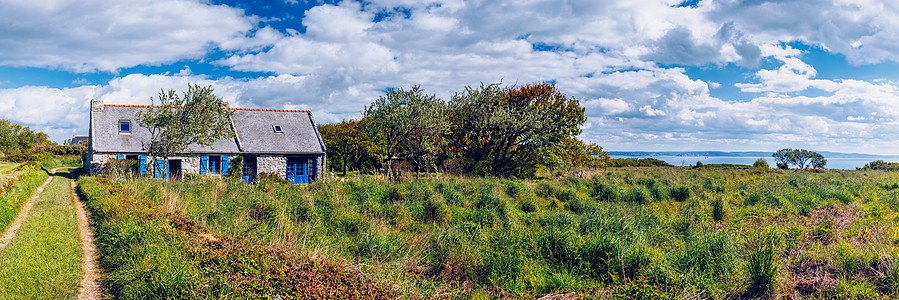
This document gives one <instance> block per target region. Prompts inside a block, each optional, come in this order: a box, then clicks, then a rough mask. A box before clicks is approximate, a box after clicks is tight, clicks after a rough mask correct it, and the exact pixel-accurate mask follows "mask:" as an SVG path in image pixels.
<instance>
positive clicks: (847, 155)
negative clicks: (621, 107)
mask: <svg viewBox="0 0 899 300" xmlns="http://www.w3.org/2000/svg"><path fill="white" fill-rule="evenodd" d="M815 152H818V153H821V155H824V158H872V159H875V160H876V159H884V158H894V157H897V156H891V155H874V154H862V153H843V152H830V151H815ZM608 153H609V155H612V156H633V157H656V156H709V157H720V156H727V157H756V158H759V157H765V158H767V157H771V154H772V153H774V151H770V152H763V151H745V152H725V151H608Z"/></svg>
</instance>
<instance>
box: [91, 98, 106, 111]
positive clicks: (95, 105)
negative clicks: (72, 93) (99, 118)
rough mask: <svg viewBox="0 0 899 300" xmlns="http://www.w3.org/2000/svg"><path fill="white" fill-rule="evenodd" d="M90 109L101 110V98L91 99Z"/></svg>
mask: <svg viewBox="0 0 899 300" xmlns="http://www.w3.org/2000/svg"><path fill="white" fill-rule="evenodd" d="M91 111H95V112H103V100H100V99H91Z"/></svg>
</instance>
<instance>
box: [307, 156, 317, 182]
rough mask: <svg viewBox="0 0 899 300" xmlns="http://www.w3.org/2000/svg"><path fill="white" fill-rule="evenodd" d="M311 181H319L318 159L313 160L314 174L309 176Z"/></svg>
mask: <svg viewBox="0 0 899 300" xmlns="http://www.w3.org/2000/svg"><path fill="white" fill-rule="evenodd" d="M309 175H310V176H309V179H310V181H311V179H318V157H316V158H313V159H312V173H310V174H309Z"/></svg>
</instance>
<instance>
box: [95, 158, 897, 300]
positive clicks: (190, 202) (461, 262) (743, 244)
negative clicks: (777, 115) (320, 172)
mask: <svg viewBox="0 0 899 300" xmlns="http://www.w3.org/2000/svg"><path fill="white" fill-rule="evenodd" d="M79 187H80V192H81V193H82V194H83V195H84V196H85V200H86V201H87V206H88V208H89V209H90V210H91V211H92V214H93V220H92V223H93V224H94V227H95V228H96V230H97V231H98V236H97V242H98V245H99V247H100V265H101V267H102V268H103V271H104V272H105V279H104V280H105V281H104V284H105V287H106V289H107V293H109V294H110V295H111V296H112V297H114V298H123V299H131V298H147V297H162V298H226V299H227V298H258V299H262V298H266V299H268V298H271V297H273V296H274V295H278V296H281V297H283V298H285V299H294V298H335V297H338V298H357V299H367V298H394V297H404V298H461V299H468V298H533V297H541V296H545V295H557V296H572V295H571V294H567V293H576V294H577V295H579V296H580V297H583V298H586V299H590V298H597V299H603V298H623V299H680V298H712V299H720V298H755V297H778V298H841V299H848V298H853V299H865V298H882V297H895V296H896V295H897V293H899V269H897V268H896V266H895V259H896V257H897V255H899V251H897V250H899V249H897V244H899V228H897V227H896V226H895V225H894V223H895V221H896V220H897V218H899V214H897V212H899V174H897V173H890V172H882V171H816V172H809V171H781V170H763V169H755V168H746V169H729V170H708V169H704V170H691V169H685V168H677V167H628V168H609V169H598V170H594V171H593V172H592V173H591V174H590V175H589V176H585V177H584V178H579V177H570V178H562V179H558V180H540V181H529V180H509V179H497V178H460V177H446V176H442V177H441V178H440V179H435V178H424V179H417V180H408V181H406V182H401V183H396V182H387V181H384V180H383V179H381V178H378V177H373V176H357V177H355V178H350V179H348V180H346V181H339V182H338V181H332V182H319V183H315V184H312V185H290V184H286V183H284V182H280V181H279V180H277V179H272V178H267V179H262V180H261V181H260V182H258V183H256V184H254V185H245V184H243V183H240V182H238V181H230V180H222V179H203V178H191V179H189V180H185V181H180V182H162V181H156V180H147V179H140V178H136V179H123V180H113V179H111V178H109V177H105V176H100V177H83V178H81V179H80V180H79ZM337 295H339V296H337Z"/></svg>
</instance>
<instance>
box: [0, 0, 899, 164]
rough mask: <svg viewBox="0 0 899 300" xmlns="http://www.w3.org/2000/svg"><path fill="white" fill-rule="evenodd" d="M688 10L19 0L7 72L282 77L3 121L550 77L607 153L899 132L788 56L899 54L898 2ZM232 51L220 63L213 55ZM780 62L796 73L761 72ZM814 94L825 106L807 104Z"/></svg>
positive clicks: (20, 99)
mask: <svg viewBox="0 0 899 300" xmlns="http://www.w3.org/2000/svg"><path fill="white" fill-rule="evenodd" d="M287 2H288V3H292V4H297V5H300V3H299V2H298V1H287ZM676 2H679V1H674V0H650V1H624V0H621V1H569V2H558V1H548V0H537V1H461V0H431V1H415V0H375V1H368V2H365V3H364V4H360V3H358V2H356V1H343V2H341V3H339V4H337V5H330V4H321V5H317V6H315V7H313V8H312V9H309V10H308V11H305V12H304V13H303V14H300V15H303V16H304V17H303V19H302V24H303V26H304V28H287V29H284V28H280V27H277V26H274V27H273V26H268V25H257V22H259V23H260V24H270V23H267V22H266V21H259V20H260V18H257V17H253V16H246V15H245V14H244V12H243V11H241V10H239V9H234V8H230V7H226V6H215V5H210V4H208V3H207V2H199V0H197V1H188V0H165V1H160V2H149V1H138V2H127V3H118V2H116V3H113V4H108V3H101V2H95V1H88V2H84V3H80V4H79V5H68V6H67V5H63V4H58V3H54V2H50V3H45V4H37V3H34V4H30V3H25V4H22V3H18V4H11V5H7V6H8V7H4V10H3V11H0V18H2V19H3V20H10V21H9V22H6V23H4V24H3V25H0V47H2V48H3V49H8V50H9V52H8V53H11V54H8V55H4V56H3V57H0V64H2V65H12V66H37V67H48V68H62V69H66V70H74V71H78V72H86V71H92V70H107V71H116V70H119V69H121V68H125V67H129V66H135V65H154V64H165V63H167V62H173V61H178V60H183V59H202V60H207V59H217V61H215V62H214V64H215V65H216V67H221V68H225V69H227V70H232V71H248V72H262V73H266V74H267V75H265V76H264V77H259V78H250V79H235V78H231V77H212V76H209V75H211V74H198V73H197V70H201V69H200V68H194V70H192V69H190V68H184V69H181V70H180V72H179V71H178V70H172V71H171V73H166V74H164V75H141V74H131V75H127V74H123V75H122V76H118V77H116V78H115V79H112V80H110V81H109V82H107V83H105V84H102V85H98V86H83V87H78V88H72V89H52V88H42V87H27V88H20V89H7V90H0V114H2V116H3V117H7V118H10V119H13V120H18V121H21V122H37V123H30V124H38V125H40V126H48V127H47V128H49V129H48V130H51V131H53V132H65V131H66V130H69V129H70V128H73V127H78V128H85V127H86V121H84V120H82V121H83V122H82V121H74V120H75V119H78V118H83V117H84V116H85V114H81V115H78V114H77V113H74V112H75V110H77V109H78V107H84V105H86V104H85V103H87V100H88V99H90V98H102V99H104V100H106V101H107V102H114V103H127V104H136V103H147V102H148V99H149V98H150V97H152V96H155V95H156V93H158V91H159V89H160V88H164V89H178V90H181V89H184V88H185V87H186V85H187V83H188V82H192V83H199V84H211V85H213V86H214V87H215V89H216V92H217V93H218V94H219V95H221V96H222V97H224V98H225V99H226V100H227V101H229V102H231V104H232V105H233V106H244V107H269V108H303V109H310V110H313V111H314V112H315V113H316V117H317V120H318V121H319V122H320V123H321V122H329V121H338V120H341V119H345V118H351V117H356V116H358V113H359V111H360V110H361V108H362V107H363V105H365V104H368V103H369V102H370V101H372V100H373V99H375V98H376V97H378V96H379V95H381V94H382V93H383V90H384V89H385V88H387V87H398V86H403V87H408V86H411V85H415V84H420V85H422V87H423V88H424V89H425V90H426V91H427V92H429V93H436V94H437V95H438V96H440V97H441V98H443V99H449V98H450V97H451V96H452V94H453V93H454V92H457V91H460V90H461V89H462V88H463V87H464V86H466V85H477V84H479V83H480V82H487V83H493V82H498V81H502V82H503V83H504V84H509V85H513V84H519V85H520V84H527V83H532V82H536V81H541V80H552V81H555V82H557V83H558V85H559V87H560V88H561V89H562V90H563V91H565V92H566V93H568V94H569V95H571V96H574V97H576V98H578V99H581V103H582V104H583V105H584V106H585V108H586V114H587V115H588V116H589V124H587V125H585V126H584V137H585V138H587V139H589V140H591V141H595V142H598V143H600V144H601V145H604V146H606V148H607V149H615V148H618V149H622V148H624V147H628V146H629V145H640V143H644V144H643V145H641V148H643V149H646V148H648V147H658V148H660V149H671V147H673V146H678V147H682V148H684V147H686V148H689V149H703V148H715V147H717V148H719V149H720V148H726V147H753V148H756V149H757V147H767V146H771V148H775V147H782V146H791V145H782V143H797V144H798V143H806V144H808V145H827V146H828V147H832V149H835V148H833V147H844V148H846V149H849V148H852V147H862V146H859V145H870V144H878V143H881V144H887V142H889V141H893V140H895V139H897V138H899V134H897V133H894V132H899V130H897V129H899V127H897V125H896V124H895V123H896V122H897V118H899V107H897V104H896V103H899V96H897V95H899V92H897V85H896V84H894V83H893V82H889V81H861V80H853V79H851V78H840V79H834V78H818V72H817V70H816V69H815V66H812V65H810V64H808V63H806V62H805V61H803V60H802V55H803V54H804V53H803V52H802V51H800V50H797V49H794V48H792V47H791V46H789V43H793V42H799V43H804V44H807V45H813V46H816V47H819V48H822V49H828V51H831V52H832V53H840V54H845V55H846V56H847V57H848V58H849V60H850V61H851V62H853V63H873V62H879V61H884V60H896V57H899V56H897V55H895V53H896V52H899V42H897V39H895V38H894V37H895V36H897V35H899V21H897V20H899V14H897V11H899V9H897V4H893V3H891V2H879V1H873V0H832V1H823V2H822V1H813V0H799V1H787V2H778V1H740V0H722V1H700V2H699V5H698V6H697V7H695V8H691V7H684V8H676V7H672V5H673V4H677V3H676ZM305 3H310V2H305ZM13 16H14V17H15V18H13ZM31 20H35V21H31ZM36 20H40V21H36ZM271 24H273V23H271ZM276 28H279V29H276ZM218 50H221V51H220V52H217V54H220V55H223V56H219V55H216V56H215V57H216V58H211V57H207V56H206V55H207V54H208V53H209V52H210V51H213V52H214V51H218ZM219 57H221V58H219ZM771 59H774V60H777V61H780V62H781V63H782V65H779V66H777V67H775V68H772V69H762V70H757V69H755V68H756V66H758V65H759V64H760V61H766V62H767V61H769V60H771ZM663 65H677V66H701V67H702V68H730V67H734V65H739V66H741V68H746V69H741V70H747V69H748V70H750V71H748V72H747V73H750V74H752V75H754V76H753V77H751V78H750V79H748V81H749V82H744V83H739V84H737V85H736V87H737V88H739V89H740V91H742V92H752V93H762V94H764V96H761V97H757V98H755V99H752V100H751V101H731V99H719V98H716V97H713V96H712V95H711V94H710V89H719V88H721V87H722V82H726V80H727V79H721V80H719V79H717V78H710V79H712V80H713V81H706V80H697V79H696V78H691V77H689V76H687V75H686V74H685V73H686V72H685V70H684V69H682V68H678V67H665V66H663ZM734 68H736V67H734ZM169 74H174V75H169ZM268 74H270V75H268ZM722 80H724V81H722ZM727 84H728V85H730V83H727ZM726 89H727V88H723V89H720V90H716V92H718V91H722V90H726ZM810 89H816V91H815V93H816V95H820V96H817V97H804V96H801V94H802V92H804V91H808V90H810ZM28 99H42V100H41V101H44V102H46V103H47V104H48V105H54V106H56V107H55V108H53V110H52V111H50V112H49V114H52V115H54V116H60V117H62V118H63V119H64V120H70V121H63V122H61V123H60V125H55V124H51V123H50V122H48V121H41V120H38V119H37V118H36V117H35V116H36V115H37V113H36V112H35V111H36V110H31V109H30V108H29V109H18V108H12V107H19V106H21V105H24V103H26V102H25V101H33V100H28ZM44 99H45V100H44ZM4 105H6V106H4ZM64 112H69V113H72V116H69V115H64ZM82 123H83V124H82ZM54 126H56V127H54ZM70 131H71V130H70ZM646 141H651V143H648V144H647V143H645V142H646ZM760 141H761V142H760ZM759 143H761V144H759ZM779 143H781V144H779ZM757 144H759V145H760V146H757ZM891 149H895V150H893V151H897V152H899V148H897V146H893V148H891ZM721 150H727V149H721ZM863 152H869V151H863Z"/></svg>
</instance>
